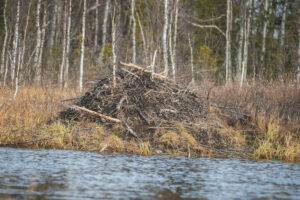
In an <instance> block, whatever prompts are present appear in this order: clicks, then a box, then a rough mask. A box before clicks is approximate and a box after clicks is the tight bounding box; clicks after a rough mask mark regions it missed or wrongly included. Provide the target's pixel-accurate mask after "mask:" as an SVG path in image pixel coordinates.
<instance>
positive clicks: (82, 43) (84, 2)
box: [79, 0, 86, 92]
mask: <svg viewBox="0 0 300 200" xmlns="http://www.w3.org/2000/svg"><path fill="white" fill-rule="evenodd" d="M85 18H86V0H83V14H82V41H81V57H80V74H79V91H80V92H81V91H82V81H83V64H84V41H85Z"/></svg>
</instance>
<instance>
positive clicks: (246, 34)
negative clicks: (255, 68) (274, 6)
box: [241, 0, 253, 86]
mask: <svg viewBox="0 0 300 200" xmlns="http://www.w3.org/2000/svg"><path fill="white" fill-rule="evenodd" d="M252 5H253V0H249V4H248V15H247V14H246V8H245V16H246V19H247V21H246V23H245V25H244V38H245V39H244V55H243V62H242V75H241V86H242V84H243V82H244V81H245V80H246V77H247V66H248V48H249V35H250V28H251V18H252Z"/></svg>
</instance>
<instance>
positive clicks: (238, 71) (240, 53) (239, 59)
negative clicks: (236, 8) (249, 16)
mask: <svg viewBox="0 0 300 200" xmlns="http://www.w3.org/2000/svg"><path fill="white" fill-rule="evenodd" d="M243 13H244V9H243V4H242V3H241V9H240V33H239V48H238V54H237V63H236V77H237V79H238V80H240V79H241V73H242V58H243V41H244V24H245V19H244V14H243Z"/></svg>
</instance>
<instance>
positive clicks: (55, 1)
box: [49, 0, 58, 52]
mask: <svg viewBox="0 0 300 200" xmlns="http://www.w3.org/2000/svg"><path fill="white" fill-rule="evenodd" d="M53 2H54V11H53V16H52V20H51V21H52V22H51V32H50V38H49V50H50V52H52V48H53V44H54V36H55V31H56V17H57V10H58V7H57V0H54V1H53Z"/></svg>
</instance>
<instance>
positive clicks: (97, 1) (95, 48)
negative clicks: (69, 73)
mask: <svg viewBox="0 0 300 200" xmlns="http://www.w3.org/2000/svg"><path fill="white" fill-rule="evenodd" d="M95 4H96V13H95V38H94V50H95V51H96V50H97V48H98V32H99V20H98V17H99V6H98V4H99V0H96V2H95Z"/></svg>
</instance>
